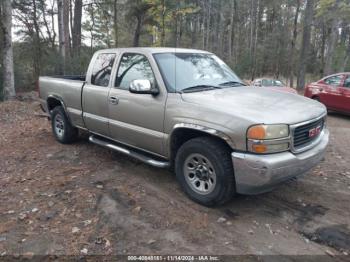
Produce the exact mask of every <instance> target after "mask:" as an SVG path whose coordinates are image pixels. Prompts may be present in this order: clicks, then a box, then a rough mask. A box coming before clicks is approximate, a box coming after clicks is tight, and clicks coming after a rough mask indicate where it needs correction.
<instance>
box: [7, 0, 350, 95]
mask: <svg viewBox="0 0 350 262" xmlns="http://www.w3.org/2000/svg"><path fill="white" fill-rule="evenodd" d="M52 1H55V0H46V1H45V0H15V1H14V16H13V17H14V24H15V27H14V28H15V32H16V38H15V39H16V42H15V43H14V66H15V83H16V88H17V89H25V90H28V89H31V88H33V87H34V84H35V81H36V77H37V75H36V72H35V68H36V67H37V66H38V65H39V69H40V75H57V74H59V73H60V65H62V58H61V56H60V54H59V48H58V32H54V31H53V30H52V28H54V29H55V27H52V24H51V19H52V17H51V15H52V16H53V17H54V21H55V23H56V24H57V8H56V6H55V5H54V6H53V8H52V5H51V3H53V2H52ZM336 1H338V6H337V8H336V10H333V8H334V5H335V3H336ZM315 2H316V4H317V6H316V15H315V17H314V20H313V26H312V33H311V49H310V52H309V54H308V57H307V59H306V63H307V64H306V68H307V76H308V77H309V79H313V77H314V78H318V77H319V76H320V75H321V74H322V71H323V67H324V57H325V56H326V51H327V47H328V45H329V38H330V32H331V28H330V27H331V24H332V23H331V21H332V19H333V18H334V17H336V18H337V19H338V21H339V28H342V29H341V30H339V31H341V32H342V35H343V36H342V37H341V39H340V37H338V40H337V43H336V46H335V49H334V53H333V54H332V55H333V60H332V63H333V64H332V68H333V70H334V71H337V70H340V69H341V68H342V67H343V64H344V61H346V59H345V57H346V55H347V54H348V53H349V52H350V51H349V50H350V48H349V45H350V27H349V26H350V2H349V1H346V0H318V1H317V0H316V1H315ZM33 3H36V12H34V7H33ZM72 3H74V1H72ZM300 3H301V6H300V8H301V10H300V16H299V18H298V20H297V28H296V29H297V33H298V35H297V39H296V43H295V51H294V55H293V58H294V59H293V60H294V64H293V65H290V61H291V57H290V50H291V40H292V36H293V25H294V16H295V12H296V7H297V0H279V1H277V0H254V1H243V0H225V1H222V0H177V1H173V0H99V1H87V2H84V9H83V13H84V15H83V23H82V30H83V34H82V43H83V44H82V48H81V50H80V53H79V54H75V53H73V54H71V55H70V56H69V57H68V58H66V59H67V61H66V68H65V72H66V73H67V74H85V72H86V69H87V67H88V63H89V61H90V59H91V56H92V54H93V52H94V51H96V50H98V49H102V48H110V47H114V46H115V44H116V42H115V40H116V39H115V35H117V38H118V46H120V47H128V46H132V45H133V41H134V36H135V29H136V28H137V22H138V21H141V25H139V26H140V28H139V29H140V32H139V33H140V35H139V36H140V39H139V45H140V46H170V47H174V46H177V47H186V48H196V49H204V50H208V51H211V52H214V53H216V54H218V55H219V56H220V57H221V58H223V59H224V60H225V61H226V62H227V63H228V64H229V65H230V66H231V67H232V68H233V69H234V70H235V71H236V73H237V74H238V75H239V76H240V77H241V78H245V79H250V78H251V77H258V76H262V75H270V76H278V77H281V78H283V77H284V76H285V77H289V75H290V70H291V69H292V70H293V71H294V72H297V67H298V63H299V56H300V51H301V38H302V37H301V36H302V31H303V20H304V19H303V16H304V14H305V12H304V11H305V1H303V0H300ZM115 4H117V14H115V13H114V5H115ZM115 15H117V16H115ZM45 19H46V23H47V24H48V25H46V24H45ZM114 19H117V27H116V26H115V24H114ZM34 20H35V21H36V23H34ZM35 24H37V26H38V28H39V32H38V34H37V32H36V29H35ZM47 29H51V31H50V30H47ZM115 30H117V34H115ZM47 31H50V32H51V33H52V34H51V36H49V34H48V33H47ZM37 35H39V39H37V38H36V36H37ZM0 37H1V36H0ZM231 40H232V41H231ZM230 45H231V46H230ZM322 46H324V48H323V49H322ZM0 53H1V52H0ZM348 55H349V56H350V54H348ZM0 56H1V54H0ZM0 69H1V68H0ZM345 69H347V70H349V69H350V59H348V63H347V65H345ZM1 77H2V75H1V74H0V91H1Z"/></svg>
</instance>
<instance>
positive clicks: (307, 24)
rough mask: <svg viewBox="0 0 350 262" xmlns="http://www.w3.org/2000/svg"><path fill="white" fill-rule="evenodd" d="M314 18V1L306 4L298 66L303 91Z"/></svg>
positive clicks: (300, 85) (299, 86)
mask: <svg viewBox="0 0 350 262" xmlns="http://www.w3.org/2000/svg"><path fill="white" fill-rule="evenodd" d="M313 16H314V0H308V1H307V4H306V10H305V15H304V25H303V40H302V46H301V51H300V59H299V66H298V79H297V82H298V83H297V88H298V89H299V90H300V89H303V88H304V86H305V73H306V64H307V62H308V56H309V48H310V36H311V23H312V20H313Z"/></svg>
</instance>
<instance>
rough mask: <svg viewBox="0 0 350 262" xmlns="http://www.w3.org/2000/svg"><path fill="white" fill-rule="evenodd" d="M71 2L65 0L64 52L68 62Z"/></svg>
mask: <svg viewBox="0 0 350 262" xmlns="http://www.w3.org/2000/svg"><path fill="white" fill-rule="evenodd" d="M69 2H70V0H63V35H64V51H65V58H66V60H67V58H68V57H69V54H70V35H69V17H70V16H69ZM65 62H67V61H65ZM65 66H66V65H65Z"/></svg>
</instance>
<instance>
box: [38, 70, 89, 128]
mask: <svg viewBox="0 0 350 262" xmlns="http://www.w3.org/2000/svg"><path fill="white" fill-rule="evenodd" d="M84 84H85V76H54V77H51V76H43V77H40V78H39V96H40V99H41V100H42V101H43V104H46V103H47V102H49V100H50V99H55V98H56V97H57V98H60V100H61V102H63V104H64V107H65V110H66V112H67V114H68V116H69V118H70V120H71V122H72V124H73V125H76V126H80V127H84V122H83V117H82V103H81V93H82V89H83V86H84ZM49 107H50V103H48V104H47V107H46V108H45V107H44V108H45V110H47V112H48V113H49V111H50V108H49Z"/></svg>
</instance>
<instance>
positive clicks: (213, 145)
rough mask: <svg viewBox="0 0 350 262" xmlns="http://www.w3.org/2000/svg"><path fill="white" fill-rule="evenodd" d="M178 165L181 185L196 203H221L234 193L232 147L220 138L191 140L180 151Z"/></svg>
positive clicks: (212, 204) (176, 161)
mask: <svg viewBox="0 0 350 262" xmlns="http://www.w3.org/2000/svg"><path fill="white" fill-rule="evenodd" d="M175 169H176V177H177V179H178V181H179V183H180V185H181V187H182V188H183V190H184V191H185V193H186V194H187V195H188V196H189V197H190V198H191V199H192V200H194V201H196V202H197V203H200V204H202V205H206V206H214V205H220V204H223V203H225V202H227V201H229V200H230V199H231V198H232V196H233V195H234V194H235V181H234V174H233V166H232V160H231V155H230V150H229V149H228V148H227V146H226V145H225V144H224V143H223V142H221V141H219V140H216V139H213V138H210V137H200V138H194V139H191V140H189V141H188V142H186V143H185V144H183V145H182V146H181V147H180V149H179V151H178V153H177V156H176V160H175Z"/></svg>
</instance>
